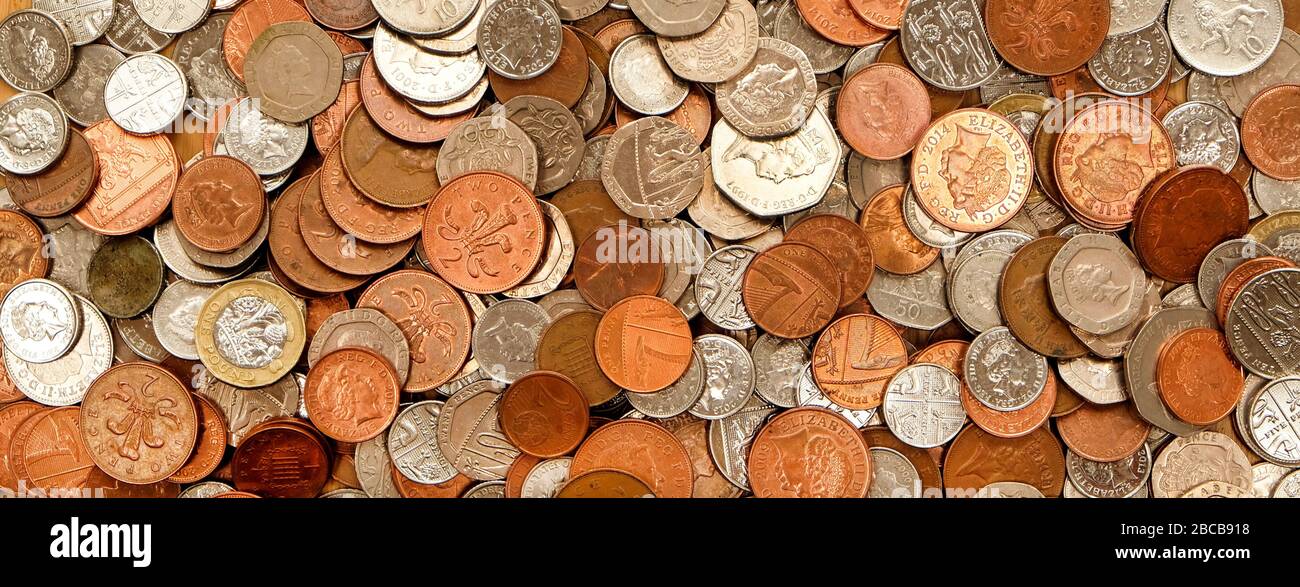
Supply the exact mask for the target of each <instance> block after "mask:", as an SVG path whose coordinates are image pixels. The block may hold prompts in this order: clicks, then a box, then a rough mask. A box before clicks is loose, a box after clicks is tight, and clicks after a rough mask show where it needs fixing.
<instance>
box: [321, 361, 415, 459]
mask: <svg viewBox="0 0 1300 587" xmlns="http://www.w3.org/2000/svg"><path fill="white" fill-rule="evenodd" d="M401 389H402V382H401V381H399V380H398V379H397V370H396V369H394V368H393V366H392V365H390V364H389V363H388V360H387V359H384V358H383V357H381V356H379V355H378V354H376V353H375V352H374V351H372V350H370V349H365V348H344V349H339V350H337V351H334V352H332V353H330V354H328V355H325V356H323V357H321V358H320V359H319V360H317V361H316V364H315V365H314V366H312V368H311V370H310V371H308V372H307V384H306V385H305V386H303V392H302V397H303V401H304V402H305V403H306V405H307V413H308V414H309V415H310V417H311V422H312V424H315V425H316V427H317V428H318V429H319V430H320V431H321V432H322V433H324V434H325V435H326V436H328V437H330V438H333V439H335V440H340V441H343V442H363V441H366V440H370V439H371V438H374V437H376V436H379V434H380V433H382V432H383V431H384V430H385V429H387V428H388V425H389V424H390V423H392V421H393V418H396V417H397V403H398V395H399V392H400V391H401Z"/></svg>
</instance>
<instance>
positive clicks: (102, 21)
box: [32, 0, 113, 45]
mask: <svg viewBox="0 0 1300 587" xmlns="http://www.w3.org/2000/svg"><path fill="white" fill-rule="evenodd" d="M32 8H33V9H36V10H39V11H41V12H45V13H48V14H49V15H50V16H53V17H54V18H56V19H58V20H59V22H60V23H62V24H63V26H64V27H65V28H67V30H68V35H69V38H70V40H71V41H72V44H73V45H85V44H87V43H90V42H91V41H94V40H95V39H98V38H99V37H101V36H102V35H103V34H104V31H106V30H108V23H109V22H111V21H112V20H113V0H32Z"/></svg>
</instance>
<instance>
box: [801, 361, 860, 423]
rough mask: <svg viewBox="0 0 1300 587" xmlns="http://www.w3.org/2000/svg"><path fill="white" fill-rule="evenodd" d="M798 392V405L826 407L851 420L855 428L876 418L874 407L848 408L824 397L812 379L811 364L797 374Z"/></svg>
mask: <svg viewBox="0 0 1300 587" xmlns="http://www.w3.org/2000/svg"><path fill="white" fill-rule="evenodd" d="M798 393H799V397H798V399H799V405H800V406H813V407H817V408H826V409H828V410H830V411H832V412H835V413H836V414H839V415H841V416H844V418H845V419H846V420H848V421H849V422H851V423H852V424H853V425H854V426H855V427H857V428H866V427H867V426H870V425H871V424H872V423H873V421H875V420H877V419H878V418H877V417H876V416H877V410H876V408H872V409H870V410H850V409H849V408H846V407H844V406H841V405H839V404H837V403H835V402H832V401H831V400H830V398H828V397H826V394H825V393H823V392H822V390H821V388H820V387H817V382H816V380H814V379H813V374H812V365H811V364H809V365H808V366H806V367H804V369H803V372H802V373H800V374H799V389H798Z"/></svg>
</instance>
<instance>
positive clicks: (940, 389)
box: [883, 363, 966, 448]
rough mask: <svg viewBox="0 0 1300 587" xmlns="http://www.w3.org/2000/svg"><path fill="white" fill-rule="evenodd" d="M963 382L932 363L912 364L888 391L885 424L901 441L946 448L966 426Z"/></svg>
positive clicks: (923, 446) (896, 376) (891, 381)
mask: <svg viewBox="0 0 1300 587" xmlns="http://www.w3.org/2000/svg"><path fill="white" fill-rule="evenodd" d="M961 386H962V383H961V380H960V379H958V378H957V375H956V374H954V373H953V372H952V371H949V370H948V369H946V368H944V367H941V366H939V365H933V364H929V363H917V364H913V365H908V366H907V367H904V368H903V369H902V370H900V371H899V372H898V373H895V374H894V377H893V379H891V380H890V381H889V386H888V387H886V388H885V400H884V404H883V410H884V412H885V423H886V424H887V425H888V426H889V429H890V431H892V432H893V433H894V436H897V437H898V439H899V440H902V441H903V442H906V443H907V444H909V445H911V446H915V447H917V448H933V447H936V446H943V445H944V444H947V443H948V441H950V440H952V439H953V438H956V437H957V433H958V432H961V429H962V425H964V424H965V423H966V410H965V409H964V408H962V405H961Z"/></svg>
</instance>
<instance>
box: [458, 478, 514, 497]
mask: <svg viewBox="0 0 1300 587" xmlns="http://www.w3.org/2000/svg"><path fill="white" fill-rule="evenodd" d="M505 496H506V482H505V481H484V482H483V483H479V484H478V485H475V486H473V487H471V488H469V489H468V490H466V491H465V494H464V495H462V496H460V497H461V498H462V499H502V498H504V497H505Z"/></svg>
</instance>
